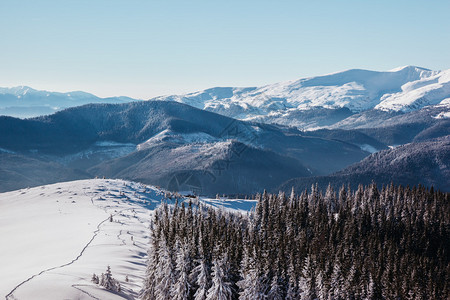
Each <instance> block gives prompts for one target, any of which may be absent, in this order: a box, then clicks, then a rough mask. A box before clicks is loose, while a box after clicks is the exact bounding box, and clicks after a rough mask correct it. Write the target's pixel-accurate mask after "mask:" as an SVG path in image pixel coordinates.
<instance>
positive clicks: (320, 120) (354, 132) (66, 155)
mask: <svg viewBox="0 0 450 300" xmlns="http://www.w3.org/2000/svg"><path fill="white" fill-rule="evenodd" d="M449 82H450V70H447V71H430V70H427V69H423V68H418V67H411V66H409V67H403V68H398V69H394V70H391V71H387V72H374V71H366V70H349V71H345V72H340V73H335V74H330V75H325V76H319V77H312V78H306V79H300V80H297V81H290V82H285V83H278V84H273V85H267V86H264V87H260V88H213V89H208V90H205V91H201V92H196V93H191V94H186V95H178V96H164V97H157V98H154V99H152V100H149V101H133V100H134V99H131V98H126V97H118V98H98V97H96V96H94V95H91V94H87V93H83V92H72V93H51V92H44V91H36V90H33V89H31V88H27V87H19V88H10V89H0V114H7V113H5V112H8V111H9V112H12V111H14V110H15V109H16V108H17V109H18V110H17V111H18V112H21V113H22V114H25V112H26V111H30V112H32V113H38V114H40V113H42V112H44V111H45V113H44V114H49V113H51V112H54V111H57V112H56V113H54V114H51V115H47V116H40V117H35V118H30V119H25V120H23V119H18V118H13V117H10V116H0V132H1V134H0V158H1V159H3V161H4V162H6V161H7V163H3V164H2V165H0V173H1V174H0V179H1V180H0V191H4V190H10V189H15V188H21V187H24V186H33V185H40V184H44V183H48V182H55V181H56V180H58V178H60V180H72V179H80V178H88V177H94V176H106V177H114V178H123V179H129V180H135V181H141V182H143V183H147V184H154V185H160V186H162V187H165V188H168V189H175V190H180V189H187V190H196V191H197V192H198V193H203V194H207V195H215V194H216V193H225V194H250V193H255V192H258V191H260V190H261V189H269V190H270V189H272V190H276V189H277V188H279V187H281V188H282V189H289V185H292V186H294V187H297V188H303V187H304V186H305V185H309V184H310V183H312V182H313V181H317V182H319V183H320V185H322V186H325V185H326V184H327V183H328V182H331V183H332V184H341V183H343V182H349V181H351V182H352V183H355V184H357V183H370V182H371V181H372V180H374V181H376V182H378V183H386V182H388V181H394V182H396V183H406V184H408V183H410V184H416V183H419V182H420V183H423V184H429V185H435V187H438V188H442V189H450V184H449V181H450V180H449V179H448V176H447V175H448V172H447V171H446V170H448V168H449V164H450V161H449V160H448V152H449V149H448V147H447V146H448V142H447V141H448V136H450V83H449ZM106 102H114V103H115V104H106ZM86 103H94V104H86ZM81 104H86V105H83V106H79V105H81ZM72 106H76V107H72ZM64 107H72V108H67V109H63V110H62V111H59V110H60V109H62V108H64ZM19 115H20V114H19ZM24 116H25V115H21V117H24ZM427 143H431V144H427ZM401 145H405V146H402V147H399V146H401ZM428 145H429V146H428ZM430 147H431V148H430ZM439 147H441V148H442V150H439ZM430 149H434V150H430ZM380 151H381V152H380ZM370 154H372V155H371V156H369V155H370ZM398 156H401V157H408V160H406V161H407V162H408V163H405V161H402V162H401V163H400V162H399V161H396V163H395V164H390V163H389V160H395V157H398ZM366 157H367V158H366ZM365 158H366V159H365ZM437 160H439V163H436V161H437ZM24 170H26V171H24ZM30 170H33V171H30ZM49 170H54V172H49ZM430 170H433V171H430ZM401 172H406V173H405V174H407V175H405V174H403V173H401ZM8 174H9V175H8ZM54 174H64V175H58V176H56V177H55V176H54ZM408 174H409V175H408ZM21 178H22V179H23V180H22V179H21ZM295 178H298V179H295ZM419 179H421V180H419Z"/></svg>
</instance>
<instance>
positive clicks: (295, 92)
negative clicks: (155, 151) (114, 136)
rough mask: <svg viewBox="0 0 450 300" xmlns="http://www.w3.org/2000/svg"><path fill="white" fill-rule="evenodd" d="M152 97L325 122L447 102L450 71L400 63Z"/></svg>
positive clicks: (282, 119)
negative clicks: (260, 84) (380, 69)
mask: <svg viewBox="0 0 450 300" xmlns="http://www.w3.org/2000/svg"><path fill="white" fill-rule="evenodd" d="M153 100H164V101H176V102H181V103H185V104H188V105H191V106H194V107H197V108H200V109H205V110H208V111H212V112H216V113H219V114H222V115H226V116H229V117H232V118H237V119H242V120H254V121H258V122H263V123H276V124H283V125H288V126H297V127H300V128H304V129H313V128H316V127H324V126H331V125H333V124H335V123H336V122H339V121H342V120H344V119H346V118H347V117H349V116H351V115H353V114H355V113H361V112H364V111H368V110H373V109H376V110H379V111H387V112H410V111H414V110H417V109H421V108H423V107H425V106H428V105H437V104H441V103H442V104H443V103H445V104H446V105H447V108H448V107H449V101H450V70H446V71H431V70H428V69H424V68H419V67H414V66H406V67H402V68H397V69H394V70H391V71H387V72H376V71H368V70H348V71H344V72H339V73H334V74H329V75H324V76H318V77H311V78H304V79H299V80H294V81H288V82H282V83H276V84H270V85H266V86H263V87H250V88H232V87H218V88H212V89H207V90H204V91H199V92H195V93H189V94H185V95H176V96H162V97H157V98H155V99H153Z"/></svg>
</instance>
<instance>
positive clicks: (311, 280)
mask: <svg viewBox="0 0 450 300" xmlns="http://www.w3.org/2000/svg"><path fill="white" fill-rule="evenodd" d="M449 195H450V194H448V193H441V192H438V191H435V190H433V189H431V190H428V189H425V188H423V187H421V186H419V187H417V188H416V187H414V188H413V189H410V188H404V187H401V186H398V187H396V186H393V185H390V186H387V187H384V188H382V189H381V190H378V189H377V187H376V186H375V184H372V185H370V186H367V187H366V188H363V187H362V186H359V188H358V189H357V190H355V191H350V190H348V189H345V188H344V187H342V188H341V189H340V191H339V192H338V193H336V192H335V191H333V190H332V189H331V188H329V189H328V190H327V192H326V194H325V195H324V194H322V193H320V192H319V191H318V189H317V186H313V187H312V189H311V192H309V193H307V192H306V191H305V192H303V193H302V194H301V195H299V196H296V195H295V194H292V195H291V196H290V197H289V198H287V197H286V196H285V195H284V194H279V195H272V194H268V193H266V192H264V193H263V194H262V195H258V196H257V199H258V203H257V205H256V207H255V209H254V210H253V211H252V212H251V213H249V214H248V215H246V216H243V215H241V214H232V213H228V212H224V211H222V210H216V209H212V208H205V207H199V208H192V206H191V205H189V207H188V208H185V207H184V206H181V207H180V206H179V205H178V204H176V205H175V206H174V207H169V206H168V205H162V206H161V208H160V209H158V210H157V211H156V217H155V224H154V226H153V228H154V231H153V235H152V236H153V238H154V239H158V240H165V241H167V242H166V243H167V246H168V247H169V249H170V251H169V252H170V253H171V256H172V259H175V257H176V255H177V253H176V251H178V250H177V248H179V247H180V246H176V245H177V244H178V243H180V242H181V243H182V244H184V245H185V247H186V248H185V249H189V251H190V254H189V256H190V257H192V258H193V261H192V265H191V266H190V269H191V270H194V269H197V270H198V269H199V268H196V267H197V266H199V265H200V264H201V263H204V264H205V265H206V266H207V268H204V269H207V270H208V271H209V272H211V267H212V264H213V262H214V261H215V260H218V259H223V258H226V260H227V262H228V263H227V268H225V269H224V272H225V273H226V274H225V276H226V278H227V280H229V282H230V283H231V289H232V292H233V294H232V299H238V298H239V299H266V298H269V299H315V298H320V299H328V298H330V299H448V298H449V296H450V289H449V282H450V277H449V276H450V275H449V274H450V272H449V271H450V201H449V200H450V199H449ZM177 241H179V242H177ZM160 244H161V243H160V242H158V241H155V240H154V241H153V247H158V245H160ZM151 253H158V249H152V250H151ZM154 260H156V261H157V258H154ZM151 268H153V267H152V265H149V274H153V273H154V270H153V269H151ZM191 274H192V276H191V278H190V283H189V284H190V286H191V287H192V290H191V291H190V293H191V294H190V296H189V297H188V299H194V294H195V293H196V290H197V289H198V285H197V283H196V282H197V277H196V276H197V274H198V272H197V273H195V272H193V273H191ZM173 276H174V278H175V281H176V280H177V279H178V275H177V274H176V273H174V274H173ZM202 276H203V278H207V280H209V281H210V282H209V283H208V284H207V286H210V285H211V284H212V282H211V273H209V274H206V275H205V274H203V275H202ZM155 277H156V278H157V277H158V276H155ZM149 286H151V284H149ZM303 297H304V298H303ZM148 299H152V298H151V297H149V298H148Z"/></svg>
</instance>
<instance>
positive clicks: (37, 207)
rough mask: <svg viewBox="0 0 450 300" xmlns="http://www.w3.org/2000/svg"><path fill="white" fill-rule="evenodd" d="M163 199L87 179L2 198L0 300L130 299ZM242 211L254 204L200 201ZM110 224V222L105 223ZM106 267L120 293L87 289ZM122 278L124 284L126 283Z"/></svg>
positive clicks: (118, 183)
mask: <svg viewBox="0 0 450 300" xmlns="http://www.w3.org/2000/svg"><path fill="white" fill-rule="evenodd" d="M164 194H165V193H164V191H162V190H159V189H157V188H155V187H150V186H145V185H142V184H140V183H135V182H129V181H124V180H109V179H90V180H79V181H73V182H64V183H56V184H52V185H46V186H40V187H35V188H30V189H22V190H17V191H12V192H7V193H1V194H0V239H1V246H0V266H1V267H0V278H1V280H0V296H2V297H5V298H6V299H33V300H34V299H45V300H53V299H55V300H56V299H58V300H61V299H136V298H138V297H139V292H140V290H141V288H142V284H143V280H144V277H145V269H146V259H147V249H148V246H149V235H150V232H149V224H150V219H151V215H152V211H153V210H154V208H156V207H157V206H158V205H159V204H160V203H161V201H164V200H165V195H164ZM200 201H201V202H202V203H204V204H207V205H212V206H215V207H218V206H223V207H226V208H227V209H232V210H240V211H246V210H249V209H251V207H252V206H253V205H254V204H255V202H254V201H252V200H215V199H200ZM111 216H112V222H111V220H110V218H111ZM107 266H110V267H111V271H112V275H113V277H114V278H115V279H116V280H117V281H119V282H120V284H121V287H122V292H121V293H112V292H109V291H107V290H105V289H103V288H102V287H100V286H98V285H96V284H94V283H92V282H91V278H92V275H93V274H94V273H95V274H97V275H101V273H104V272H105V271H106V268H107ZM127 277H128V282H127V281H126V278H127Z"/></svg>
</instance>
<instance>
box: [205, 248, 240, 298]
mask: <svg viewBox="0 0 450 300" xmlns="http://www.w3.org/2000/svg"><path fill="white" fill-rule="evenodd" d="M226 265H227V260H226V256H225V257H224V258H222V259H215V260H214V262H213V267H212V271H213V272H212V286H211V288H210V289H209V290H208V294H207V297H206V299H207V300H229V299H232V297H233V290H232V287H231V282H230V281H229V278H228V274H227V268H226Z"/></svg>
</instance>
